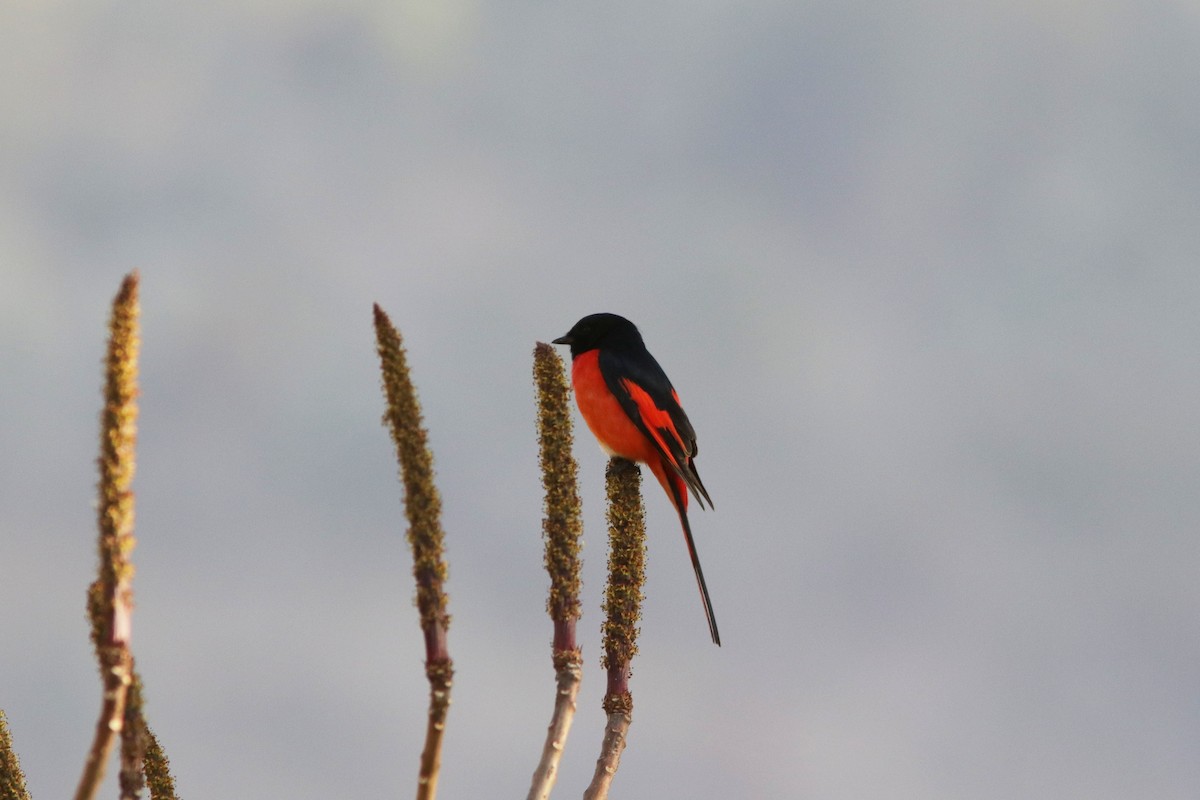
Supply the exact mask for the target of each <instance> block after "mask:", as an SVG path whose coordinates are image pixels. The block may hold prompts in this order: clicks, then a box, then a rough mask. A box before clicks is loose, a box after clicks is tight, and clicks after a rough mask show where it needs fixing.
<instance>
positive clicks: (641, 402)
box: [621, 378, 687, 469]
mask: <svg viewBox="0 0 1200 800" xmlns="http://www.w3.org/2000/svg"><path fill="white" fill-rule="evenodd" d="M621 388H623V389H624V390H625V391H627V392H629V397H630V399H632V400H633V402H634V404H635V405H636V406H637V408H638V412H639V413H640V414H641V415H642V422H643V423H645V425H646V431H647V432H648V433H649V434H650V438H652V439H653V440H654V444H655V445H657V446H658V451H659V453H661V454H662V456H663V458H664V459H666V460H667V461H668V462H669V463H671V464H672V465H674V467H675V468H676V469H681V468H682V464H680V456H681V455H682V456H683V458H686V457H687V446H686V445H685V444H684V442H683V440H682V439H681V438H680V437H679V432H678V431H677V430H675V422H674V421H673V420H672V419H671V413H670V412H669V411H665V410H664V409H661V408H659V407H658V406H657V405H656V404H655V403H654V398H652V397H651V396H650V394H649V392H647V391H646V390H645V389H643V388H642V387H641V386H638V385H637V384H636V383H634V382H633V381H631V380H629V379H628V378H622V379H621ZM671 395H672V396H673V397H675V398H676V402H678V396H676V395H675V392H674V390H672V392H671Z"/></svg>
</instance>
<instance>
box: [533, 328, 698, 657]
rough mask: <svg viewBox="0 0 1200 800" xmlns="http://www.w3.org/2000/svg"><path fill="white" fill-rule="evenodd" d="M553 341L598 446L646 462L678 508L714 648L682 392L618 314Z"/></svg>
mask: <svg viewBox="0 0 1200 800" xmlns="http://www.w3.org/2000/svg"><path fill="white" fill-rule="evenodd" d="M554 344H565V345H569V346H570V348H571V385H572V387H573V388H574V390H575V402H576V404H577V405H578V406H579V413H580V414H581V415H582V416H583V420H584V422H586V423H587V426H588V428H590V429H591V431H592V433H593V434H594V435H595V437H596V439H597V440H599V442H600V447H601V449H603V450H604V452H606V453H607V454H608V455H610V456H619V457H621V458H625V459H628V460H630V461H634V462H638V463H642V464H645V465H646V466H647V467H649V468H650V471H651V472H652V473H653V474H654V477H655V478H657V479H658V482H659V483H660V484H661V485H662V488H663V490H664V491H665V492H666V493H667V497H668V498H669V499H670V500H671V504H672V505H673V506H674V507H675V511H676V512H678V514H679V521H680V522H681V523H682V525H683V538H684V541H685V542H686V543H687V549H688V555H689V556H691V559H692V569H693V570H694V571H695V573H696V583H697V585H698V586H699V587H700V599H701V600H702V601H703V603H704V615H705V617H706V619H707V620H708V631H709V633H710V634H711V635H712V640H713V643H714V644H716V645H717V646H718V647H719V646H720V644H721V636H720V634H719V633H718V632H717V619H716V617H715V616H714V615H713V607H712V600H711V599H710V598H709V596H708V586H707V585H706V584H705V582H704V571H703V570H702V569H701V568H700V557H699V555H697V553H696V542H695V539H693V537H692V526H691V524H690V523H689V522H688V515H687V507H688V493H689V491H690V492H691V494H692V495H693V496H694V497H695V498H696V503H697V504H698V505H699V506H700V507H701V508H703V507H704V505H705V503H707V504H708V507H709V508H710V509H711V508H712V507H713V504H712V499H711V498H710V497H709V496H708V490H707V489H705V488H704V484H703V483H702V482H701V481H700V473H699V472H697V471H696V462H695V458H696V453H697V452H698V451H697V449H696V432H695V430H694V429H693V428H692V423H691V422H690V421H689V420H688V416H687V414H685V413H684V411H683V406H681V405H680V403H679V394H678V393H677V392H676V391H675V388H674V387H673V386H672V385H671V381H670V379H668V378H667V374H666V373H665V372H663V368H662V367H660V366H659V364H658V362H657V361H656V360H655V359H654V356H652V355H650V351H649V350H647V349H646V344H645V342H644V341H643V340H642V335H641V333H639V332H638V329H637V326H636V325H634V324H633V323H632V322H630V321H629V320H627V319H625V318H624V317H622V316H619V315H617V314H607V313H603V314H590V315H588V316H586V317H584V318H583V319H581V320H579V321H578V322H576V323H575V325H574V326H572V328H571V330H569V331H567V333H566V334H565V335H564V336H560V337H559V338H557V339H555V340H554Z"/></svg>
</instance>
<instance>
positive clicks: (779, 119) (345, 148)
mask: <svg viewBox="0 0 1200 800" xmlns="http://www.w3.org/2000/svg"><path fill="white" fill-rule="evenodd" d="M1198 76H1200V6H1198V5H1197V4H1196V3H1195V2H1193V0H1174V1H1168V0H1151V1H1150V2H1144V1H1143V0H1111V1H1110V2H1092V3H1081V2H1073V1H1072V0H1040V1H1039V2H999V1H998V0H995V1H992V0H985V2H980V3H969V4H962V3H917V4H914V3H900V2H892V1H891V0H884V1H883V2H880V0H870V1H869V2H857V1H856V0H852V1H851V2H838V3H810V2H803V1H800V2H796V1H793V2H771V1H770V0H763V1H762V2H758V1H754V0H752V1H750V2H737V3H732V2H699V3H697V2H686V3H684V2H671V3H645V2H616V3H604V4H584V5H580V4H561V3H528V2H519V1H518V2H503V3H501V2H489V1H488V0H416V1H415V2H412V1H410V2H369V1H368V0H360V1H359V2H340V3H333V2H321V1H320V0H307V1H306V2H287V3H282V2H269V1H268V0H261V1H260V2H245V1H244V0H242V1H241V2H236V3H235V2H213V3H203V4H190V3H144V2H142V3H136V2H127V3H111V2H86V3H85V2H51V1H49V0H41V1H39V2H29V3H16V4H12V3H9V4H5V6H4V8H3V9H0V368H2V371H0V406H2V407H3V409H4V413H3V414H2V415H0V451H2V453H3V455H2V457H0V487H2V489H0V497H2V500H3V509H4V514H3V519H4V522H3V526H2V529H0V575H2V577H0V630H2V631H3V632H4V636H5V642H6V645H5V647H4V651H3V657H2V658H0V708H3V709H4V710H5V711H6V712H7V714H8V717H9V721H10V725H11V728H12V731H13V735H14V737H15V744H16V748H17V751H18V753H19V754H20V756H21V758H22V762H23V765H24V767H25V771H26V773H27V775H28V778H29V786H30V789H31V791H32V793H33V795H34V796H35V797H36V798H54V797H63V796H68V793H69V792H71V791H72V789H73V787H74V786H75V784H76V781H77V780H78V776H79V773H80V770H81V767H82V764H83V758H84V753H85V751H86V748H87V745H88V742H89V741H90V737H91V734H92V730H93V726H94V724H95V718H96V713H97V711H98V709H99V703H100V685H99V680H98V678H97V675H96V669H95V666H94V663H93V661H92V654H91V650H90V644H89V642H88V638H87V630H88V629H87V624H86V622H85V619H84V594H85V589H86V586H87V584H88V582H89V581H90V580H91V578H92V575H93V571H94V567H95V544H94V537H95V522H94V503H95V500H94V496H95V489H94V484H95V480H96V471H95V458H96V454H97V452H98V442H97V417H98V413H99V408H100V395H99V387H100V377H101V373H100V360H101V357H102V354H103V349H104V344H105V323H106V316H107V314H108V309H109V303H110V301H111V299H112V296H113V295H114V294H115V292H116V290H117V287H118V285H119V282H120V279H121V277H122V276H123V275H124V274H125V273H127V272H128V271H130V270H131V269H134V268H137V269H139V270H140V271H141V276H142V306H143V318H142V321H143V335H144V349H143V359H142V365H141V367H142V373H141V376H142V397H141V407H142V416H141V420H140V425H139V434H140V441H139V454H138V456H139V457H138V474H137V478H136V481H135V489H136V492H137V502H138V505H137V536H138V547H137V550H136V551H135V553H134V560H135V562H136V564H137V576H136V579H135V592H136V600H137V610H136V615H135V619H134V625H135V633H134V637H135V638H134V649H135V653H136V656H137V659H138V665H139V668H140V671H141V672H142V674H143V676H144V679H145V682H146V692H147V699H148V706H147V715H148V717H149V720H150V722H151V725H152V726H153V727H154V728H155V730H156V731H157V732H158V734H159V735H160V737H161V739H162V741H163V743H164V745H165V747H166V749H167V752H168V754H169V756H170V758H171V763H172V766H173V768H174V771H175V774H176V777H177V780H178V788H179V791H180V793H181V794H182V795H183V796H185V797H189V798H193V799H194V800H199V798H283V797H287V798H301V799H302V798H314V799H315V798H326V797H338V796H347V794H348V793H349V794H350V795H352V796H354V797H363V798H371V797H380V798H383V797H394V796H407V795H410V794H411V793H412V792H413V790H414V786H415V780H416V777H415V776H416V770H417V758H418V754H419V751H420V747H421V741H422V737H423V735H424V725H425V722H424V715H425V708H426V699H427V697H426V696H427V684H426V683H425V678H424V674H423V669H422V660H423V649H422V643H421V636H420V632H419V629H418V626H417V618H416V613H415V610H414V609H413V608H412V605H411V597H412V586H411V580H410V578H409V561H408V554H407V552H406V550H405V543H404V539H403V531H404V525H405V523H404V520H403V516H402V507H401V503H400V486H399V482H398V480H397V477H396V467H395V464H394V460H393V454H392V450H391V445H390V443H389V440H388V437H387V433H386V431H385V429H384V428H383V427H382V426H381V424H380V416H381V414H382V411H383V400H382V395H381V392H380V389H379V379H378V365H377V362H376V357H375V352H374V340H373V332H372V329H371V304H372V303H373V302H378V303H380V304H381V305H382V306H383V307H384V308H385V309H386V310H387V311H388V312H389V314H390V315H391V317H392V319H393V321H394V322H395V323H396V324H397V326H398V327H399V328H400V330H401V332H402V333H403V335H404V337H405V340H406V344H407V346H408V349H409V356H410V361H411V365H412V369H413V375H414V378H415V380H416V382H417V385H418V391H419V393H420V397H421V400H422V401H423V404H424V407H425V413H426V421H427V424H428V428H429V431H430V438H431V441H432V445H433V448H434V452H435V463H436V467H437V472H438V482H439V486H440V488H441V491H442V494H443V497H444V501H445V519H444V525H445V528H446V531H447V537H448V548H449V559H450V582H449V587H448V588H449V591H450V593H451V599H450V610H451V613H452V614H453V616H454V619H453V625H452V627H451V630H450V649H451V653H452V655H453V657H454V659H455V664H456V667H457V670H458V673H457V676H456V682H455V687H454V691H455V694H454V705H453V708H452V710H451V715H450V721H449V728H448V731H447V736H446V742H445V752H444V773H443V778H442V794H443V796H445V797H447V798H470V797H519V796H523V795H524V793H525V792H526V791H527V789H528V785H529V778H530V776H531V775H532V772H533V769H534V766H535V764H536V759H537V756H538V754H539V752H540V748H541V743H542V738H543V735H544V732H545V726H546V724H547V723H548V721H549V715H550V711H551V707H552V703H553V691H554V687H553V674H552V668H551V664H550V649H549V644H550V637H551V629H550V623H549V621H548V620H547V618H546V616H545V614H544V610H543V608H544V602H545V593H546V585H547V579H546V577H545V573H544V571H543V570H542V566H541V541H540V514H541V495H540V478H539V475H538V472H537V460H536V442H535V438H534V416H533V414H534V407H533V388H532V383H531V378H530V373H531V352H532V349H533V346H534V343H535V342H536V341H538V340H543V341H548V340H549V339H551V338H554V337H556V336H559V335H561V334H563V333H564V332H565V331H566V330H567V329H568V328H569V327H570V326H571V324H573V323H574V322H575V321H576V320H577V319H578V318H579V317H581V316H583V315H584V314H587V313H591V312H595V311H613V312H617V313H621V314H623V315H625V316H628V317H629V318H630V319H632V320H633V321H635V322H636V323H637V324H638V325H639V326H640V328H641V330H642V332H643V334H644V336H645V338H646V340H647V343H648V345H649V346H650V349H651V350H652V351H653V352H654V353H655V355H656V356H657V357H658V359H659V361H660V362H661V363H662V365H663V366H664V368H665V369H666V370H667V372H668V374H669V375H670V376H671V377H672V379H673V381H674V383H675V386H676V388H677V389H678V391H679V393H680V395H681V397H682V399H683V403H684V406H685V407H686V409H687V411H688V413H689V415H690V417H691V419H692V421H693V423H694V425H695V427H696V430H697V433H698V436H699V443H700V457H699V459H698V462H697V464H698V466H699V469H700V472H701V474H702V475H703V476H704V481H705V484H706V485H707V487H708V489H709V490H710V492H711V494H712V497H713V500H714V502H715V503H716V510H715V511H714V512H700V511H698V510H697V511H695V512H694V515H693V523H692V524H693V528H694V529H695V532H696V537H697V541H698V546H699V549H700V555H701V558H702V560H703V561H704V564H705V572H706V576H707V578H708V584H709V588H710V589H711V592H712V598H713V603H714V606H715V609H716V614H717V618H718V620H719V622H720V626H721V633H722V639H723V641H724V647H722V648H720V649H718V648H716V647H714V646H713V645H712V644H711V643H710V641H709V638H708V633H707V629H706V626H705V624H704V617H703V614H702V611H701V607H700V603H699V598H698V597H697V594H696V588H695V584H694V580H693V577H692V574H691V568H690V566H689V564H688V561H687V557H686V553H685V550H684V546H683V543H682V541H681V535H680V533H679V530H678V524H677V522H676V520H675V519H674V517H673V513H672V511H671V510H670V507H669V505H668V503H667V501H666V499H665V497H663V496H662V495H661V493H659V492H658V491H657V487H656V486H654V485H653V484H650V485H649V486H648V488H649V489H650V491H649V492H648V493H647V505H648V514H649V527H650V531H649V534H650V541H649V575H648V586H647V595H648V596H647V600H646V605H645V619H644V622H643V625H642V638H641V652H640V654H639V655H638V657H637V659H636V660H635V662H634V675H633V683H632V687H633V692H634V700H635V712H634V721H633V725H632V728H631V730H630V740H629V748H628V750H627V751H626V753H625V756H624V758H623V760H622V764H621V770H620V772H619V774H618V775H617V777H616V781H615V783H614V792H615V793H616V794H617V795H619V796H622V797H644V798H669V797H680V798H703V799H707V798H814V799H815V800H826V799H829V800H843V799H844V800H862V798H875V797H879V798H889V800H901V799H906V798H912V799H913V800H918V799H920V800H929V799H930V798H945V799H946V800H961V799H962V798H971V799H972V800H1013V799H1014V798H1022V799H1024V798H1046V799H1047V800H1050V799H1054V800H1057V799H1058V798H1064V797H1088V798H1093V799H1094V800H1109V799H1110V798H1111V799H1112V800H1118V799H1120V800H1125V799H1126V798H1133V797H1146V798H1150V797H1152V798H1160V799H1167V798H1181V799H1183V798H1186V799H1187V800H1194V798H1195V797H1196V791H1197V787H1200V758H1197V744H1198V742H1200V692H1198V691H1197V687H1198V686H1200V622H1198V620H1200V580H1197V575H1198V574H1200V572H1198V571H1200V538H1198V536H1197V529H1198V526H1200V491H1198V484H1200V459H1198V452H1200V404H1198V398H1200V362H1198V360H1197V343H1198V341H1200V313H1198V312H1200V146H1198V143H1200V80H1198ZM577 422H578V420H577ZM577 433H578V434H579V436H578V442H577V444H578V446H577V457H578V459H579V461H580V464H581V477H582V481H583V485H582V493H583V499H584V506H585V526H586V532H585V538H586V546H585V550H584V557H585V559H586V569H585V587H584V589H585V597H584V604H585V616H584V618H583V620H582V622H581V627H580V632H581V639H582V642H583V646H584V653H585V659H586V668H585V675H584V684H583V687H582V691H581V694H580V713H579V715H578V717H577V719H576V724H575V728H574V729H573V731H572V735H571V739H570V742H569V745H568V748H567V751H566V756H565V759H564V762H563V766H562V773H561V777H560V780H559V786H558V795H559V796H564V797H570V796H579V794H580V793H581V792H582V790H583V787H584V785H585V784H586V782H587V779H588V778H589V777H590V775H591V770H592V767H593V765H594V762H595V758H596V755H597V753H598V751H599V744H600V739H601V735H602V726H603V719H602V712H601V710H600V708H599V705H600V700H601V697H602V695H603V691H604V680H603V674H602V671H601V669H600V667H599V663H598V661H599V655H600V636H599V626H600V618H601V615H600V610H599V609H600V595H601V590H602V585H603V570H604V560H605V543H604V525H603V519H604V518H603V512H604V509H603V467H604V456H603V455H602V454H601V452H600V451H599V449H598V448H597V447H596V446H595V445H594V443H593V442H592V441H591V439H590V437H589V435H588V434H587V432H586V430H585V429H584V428H583V426H582V424H579V425H578V430H577ZM110 794H112V793H110Z"/></svg>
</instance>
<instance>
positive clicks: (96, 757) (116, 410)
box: [75, 272, 140, 800]
mask: <svg viewBox="0 0 1200 800" xmlns="http://www.w3.org/2000/svg"><path fill="white" fill-rule="evenodd" d="M138 315H139V308H138V275H137V273H136V272H133V273H130V274H129V275H128V276H126V278H125V280H124V282H123V283H122V284H121V289H120V291H119V292H118V293H117V296H116V299H115V300H114V301H113V307H112V319H111V321H110V322H109V344H108V354H107V357H106V359H105V384H104V411H103V412H102V413H101V415H100V485H99V491H100V502H99V513H98V518H99V527H100V539H99V550H100V567H99V576H98V577H97V579H96V581H95V582H94V583H93V584H92V586H91V587H90V589H89V590H88V613H89V617H90V618H91V625H92V643H93V644H94V645H95V648H96V659H97V661H98V662H99V665H100V675H101V679H102V681H103V684H104V696H103V701H102V703H101V708H100V718H99V720H98V721H97V723H96V733H95V736H94V738H93V740H92V746H91V748H90V749H89V751H88V755H87V760H86V762H85V763H84V768H83V775H82V776H81V777H80V780H79V787H78V789H77V790H76V792H75V798H76V800H91V798H93V797H95V794H96V791H97V789H98V788H99V787H100V782H101V781H102V780H103V778H104V768H105V763H106V762H107V760H108V755H109V753H110V752H111V749H112V744H113V739H114V738H115V737H116V735H117V734H118V733H120V732H121V729H122V727H123V726H124V718H125V702H126V696H127V693H128V690H129V684H130V683H131V681H132V679H133V656H132V653H131V651H130V649H129V648H130V635H131V632H132V631H131V629H132V620H133V564H132V562H131V561H130V560H129V556H130V554H131V553H132V551H133V547H134V543H135V540H134V536H133V510H134V499H133V491H132V489H131V487H132V483H133V473H134V455H135V446H136V442H137V411H138V410H137V401H136V398H137V369H138V349H139V346H140V341H139V338H138Z"/></svg>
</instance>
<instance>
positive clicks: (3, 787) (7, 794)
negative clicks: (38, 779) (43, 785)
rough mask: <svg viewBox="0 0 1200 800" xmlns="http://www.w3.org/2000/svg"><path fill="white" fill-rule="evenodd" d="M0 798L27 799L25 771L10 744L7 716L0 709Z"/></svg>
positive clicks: (2, 799) (1, 799)
mask: <svg viewBox="0 0 1200 800" xmlns="http://www.w3.org/2000/svg"><path fill="white" fill-rule="evenodd" d="M0 800H29V790H28V789H26V788H25V773H24V772H22V771H21V762H20V761H19V760H18V759H17V754H16V752H15V751H14V750H13V746H12V734H11V733H9V730H8V718H7V717H5V716H4V712H3V711H0Z"/></svg>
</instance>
